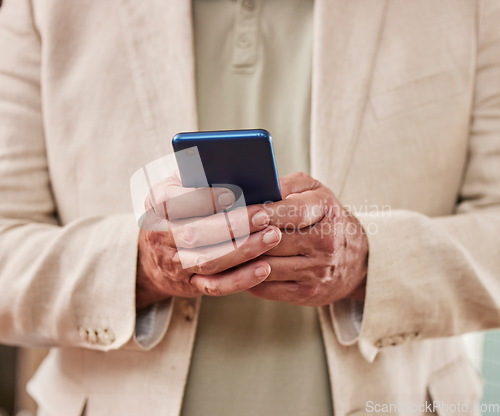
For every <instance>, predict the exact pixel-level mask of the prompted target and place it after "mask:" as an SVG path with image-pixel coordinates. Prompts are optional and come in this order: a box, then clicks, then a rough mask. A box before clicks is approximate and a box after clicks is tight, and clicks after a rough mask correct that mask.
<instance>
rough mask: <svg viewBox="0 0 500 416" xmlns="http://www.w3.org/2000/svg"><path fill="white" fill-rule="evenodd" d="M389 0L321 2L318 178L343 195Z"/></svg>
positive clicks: (315, 105) (314, 133)
mask: <svg viewBox="0 0 500 416" xmlns="http://www.w3.org/2000/svg"><path fill="white" fill-rule="evenodd" d="M386 3H387V0H370V1H366V0H316V2H315V11H314V50H313V81H312V117H311V166H312V174H313V175H314V176H315V177H317V178H318V179H319V180H321V181H324V182H325V184H326V185H328V186H329V187H330V188H331V189H332V190H333V191H334V192H335V193H336V194H337V196H339V195H340V194H341V193H342V188H343V184H344V181H345V178H346V176H347V173H348V170H349V165H350V162H351V159H352V157H353V155H354V151H355V147H356V143H357V139H358V136H359V132H360V127H361V121H362V115H363V112H364V109H365V105H366V102H367V94H368V90H369V85H370V81H371V74H372V71H373V65H374V61H375V56H376V51H377V47H378V44H379V40H380V37H381V29H382V23H383V20H384V15H385V9H386Z"/></svg>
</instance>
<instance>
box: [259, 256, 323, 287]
mask: <svg viewBox="0 0 500 416" xmlns="http://www.w3.org/2000/svg"><path fill="white" fill-rule="evenodd" d="M259 259H260V260H264V261H266V262H267V263H268V264H269V265H270V266H271V273H270V274H269V276H268V277H267V279H266V281H267V282H285V281H295V282H308V281H314V280H315V279H317V276H318V275H319V274H320V269H321V267H319V266H317V265H316V259H314V258H309V257H305V256H290V257H274V256H268V255H267V253H266V254H265V255H263V256H261V257H260V258H259ZM325 269H327V268H326V267H325Z"/></svg>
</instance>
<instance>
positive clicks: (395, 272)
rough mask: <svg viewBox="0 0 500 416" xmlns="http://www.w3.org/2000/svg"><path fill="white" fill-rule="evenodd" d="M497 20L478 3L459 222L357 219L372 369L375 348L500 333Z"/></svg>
mask: <svg viewBox="0 0 500 416" xmlns="http://www.w3.org/2000/svg"><path fill="white" fill-rule="evenodd" d="M498 22H500V2H499V1H497V0H481V1H479V2H478V35H477V36H478V43H477V65H476V68H477V72H476V91H475V99H474V100H475V101H474V105H473V114H472V120H471V131H470V145H469V159H468V164H467V168H466V172H465V176H464V181H463V187H462V189H461V194H460V196H459V199H458V201H459V202H458V203H457V207H456V214H455V215H451V216H446V217H439V218H429V217H427V216H425V215H422V214H420V213H418V212H411V211H403V210H401V211H396V210H394V211H392V213H391V214H390V215H387V214H386V215H383V214H381V215H369V214H368V215H358V218H359V220H360V221H361V223H362V224H364V225H365V226H367V225H368V224H371V228H370V229H374V228H376V229H377V230H378V232H376V233H371V234H368V240H369V246H370V253H369V260H368V261H369V264H368V277H367V294H366V301H365V304H364V311H363V321H362V325H361V330H360V333H359V337H356V340H357V341H358V347H359V349H360V351H361V353H362V354H363V356H364V357H365V358H366V359H367V360H368V361H373V360H374V358H375V356H376V354H377V352H378V350H379V349H380V348H384V347H390V346H392V345H398V344H401V343H404V342H409V341H412V340H416V339H426V338H436V337H447V336H454V335H459V334H463V333H466V332H471V331H480V330H487V329H491V328H498V327H500V25H499V24H498ZM336 307H340V308H341V309H342V308H345V304H344V305H343V304H342V303H340V304H339V305H333V307H332V309H333V312H334V313H333V315H335V314H336V313H335V309H336ZM339 312H340V315H341V314H342V311H341V310H339ZM340 315H339V316H340ZM334 320H335V319H334ZM337 324H338V322H337ZM335 327H336V330H337V338H338V339H339V341H340V342H342V341H347V343H351V342H352V340H353V339H354V337H355V335H356V334H355V331H354V332H353V331H351V333H349V331H347V336H345V334H344V337H342V334H341V333H339V332H340V331H339V330H338V329H339V328H340V327H341V325H336V326H335ZM344 332H345V331H344ZM353 334H354V335H353ZM350 335H352V336H350Z"/></svg>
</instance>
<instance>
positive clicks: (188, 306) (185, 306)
mask: <svg viewBox="0 0 500 416" xmlns="http://www.w3.org/2000/svg"><path fill="white" fill-rule="evenodd" d="M179 303H180V309H181V313H182V314H183V315H184V319H185V320H186V321H188V322H191V321H192V320H193V319H194V316H195V314H196V308H195V304H194V302H193V301H192V300H189V299H183V300H182V301H180V302H179Z"/></svg>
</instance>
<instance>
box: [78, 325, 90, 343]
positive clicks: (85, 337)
mask: <svg viewBox="0 0 500 416" xmlns="http://www.w3.org/2000/svg"><path fill="white" fill-rule="evenodd" d="M78 335H79V336H80V339H81V340H82V341H84V342H88V341H89V331H87V329H86V328H83V327H81V326H79V327H78Z"/></svg>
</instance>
